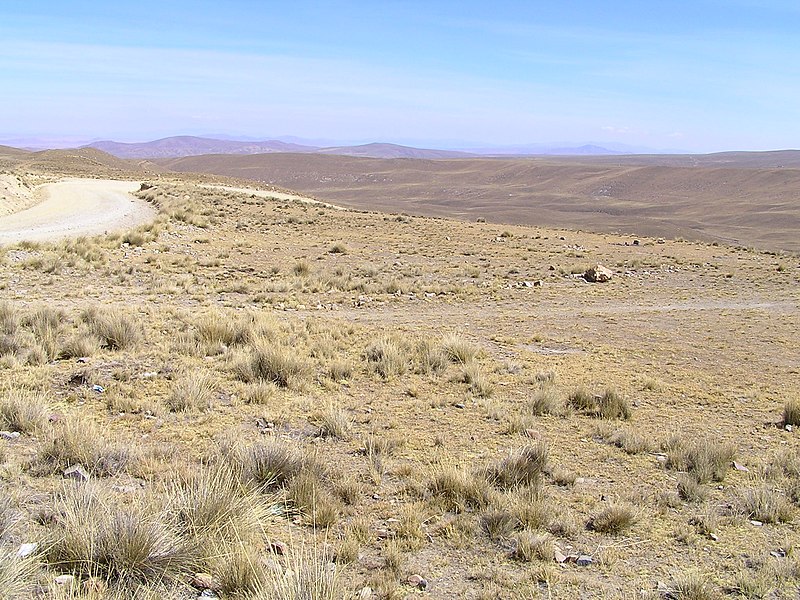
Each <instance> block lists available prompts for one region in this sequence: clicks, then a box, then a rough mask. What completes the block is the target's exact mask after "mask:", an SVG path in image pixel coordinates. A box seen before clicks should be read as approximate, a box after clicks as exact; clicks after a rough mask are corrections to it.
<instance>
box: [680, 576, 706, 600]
mask: <svg viewBox="0 0 800 600" xmlns="http://www.w3.org/2000/svg"><path fill="white" fill-rule="evenodd" d="M673 589H674V594H673V596H674V597H675V598H676V600H713V599H714V598H716V594H715V593H714V591H713V590H712V588H711V586H710V585H709V583H708V580H707V579H706V578H705V577H703V576H702V575H700V574H699V573H693V572H687V573H681V574H680V575H678V576H676V577H675V581H674V583H673Z"/></svg>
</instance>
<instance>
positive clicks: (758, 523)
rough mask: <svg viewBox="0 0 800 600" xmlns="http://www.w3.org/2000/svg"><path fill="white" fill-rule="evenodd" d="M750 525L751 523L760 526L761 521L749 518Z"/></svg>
mask: <svg viewBox="0 0 800 600" xmlns="http://www.w3.org/2000/svg"><path fill="white" fill-rule="evenodd" d="M750 525H752V526H753V527H761V526H762V525H763V523H762V522H761V521H756V520H755V519H751V520H750Z"/></svg>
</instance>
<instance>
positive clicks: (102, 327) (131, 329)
mask: <svg viewBox="0 0 800 600" xmlns="http://www.w3.org/2000/svg"><path fill="white" fill-rule="evenodd" d="M81 318H82V319H83V321H84V322H85V323H86V325H88V327H89V329H90V330H91V332H92V333H93V334H94V335H96V336H97V337H99V338H100V340H101V341H102V344H103V347H105V348H108V349H109V350H128V349H130V348H134V347H135V346H136V345H137V344H138V343H139V342H140V340H141V338H142V332H141V329H140V328H139V326H138V325H137V324H136V323H135V321H134V320H133V319H132V318H131V317H130V315H128V314H126V313H125V312H123V311H122V310H120V309H117V308H106V309H99V308H97V307H93V308H89V309H86V310H85V311H83V314H82V315H81Z"/></svg>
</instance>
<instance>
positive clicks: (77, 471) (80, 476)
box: [64, 465, 89, 481]
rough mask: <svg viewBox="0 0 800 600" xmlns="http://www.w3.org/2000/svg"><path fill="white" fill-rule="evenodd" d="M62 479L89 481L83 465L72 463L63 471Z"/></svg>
mask: <svg viewBox="0 0 800 600" xmlns="http://www.w3.org/2000/svg"><path fill="white" fill-rule="evenodd" d="M64 479H74V480H75V481H89V473H87V472H86V469H84V468H83V465H72V466H71V467H69V468H68V469H67V470H66V471H64Z"/></svg>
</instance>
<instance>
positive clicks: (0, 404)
mask: <svg viewBox="0 0 800 600" xmlns="http://www.w3.org/2000/svg"><path fill="white" fill-rule="evenodd" d="M46 418H47V401H46V399H45V397H44V395H43V394H41V393H38V392H29V391H23V390H13V391H12V390H9V391H6V392H2V395H1V396H0V426H1V427H3V428H4V429H10V430H11V431H19V432H20V433H35V432H36V431H38V430H39V429H41V427H42V425H44V423H45V420H46Z"/></svg>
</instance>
